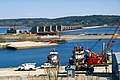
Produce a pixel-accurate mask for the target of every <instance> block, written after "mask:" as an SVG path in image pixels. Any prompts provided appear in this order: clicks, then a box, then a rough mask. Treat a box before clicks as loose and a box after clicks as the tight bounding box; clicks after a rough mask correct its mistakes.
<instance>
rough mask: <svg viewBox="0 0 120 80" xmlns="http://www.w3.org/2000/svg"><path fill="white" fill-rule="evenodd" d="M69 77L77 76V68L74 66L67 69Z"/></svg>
mask: <svg viewBox="0 0 120 80" xmlns="http://www.w3.org/2000/svg"><path fill="white" fill-rule="evenodd" d="M67 77H72V78H74V77H75V70H74V69H72V68H68V69H67Z"/></svg>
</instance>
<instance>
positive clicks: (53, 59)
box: [41, 49, 60, 68]
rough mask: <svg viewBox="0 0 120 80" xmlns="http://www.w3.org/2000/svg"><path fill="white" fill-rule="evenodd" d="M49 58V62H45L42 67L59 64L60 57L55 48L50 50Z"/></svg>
mask: <svg viewBox="0 0 120 80" xmlns="http://www.w3.org/2000/svg"><path fill="white" fill-rule="evenodd" d="M47 59H48V60H47V62H46V63H44V65H41V68H45V67H57V66H59V62H60V57H59V55H58V52H57V51H56V50H55V49H53V50H52V51H50V55H48V57H47Z"/></svg>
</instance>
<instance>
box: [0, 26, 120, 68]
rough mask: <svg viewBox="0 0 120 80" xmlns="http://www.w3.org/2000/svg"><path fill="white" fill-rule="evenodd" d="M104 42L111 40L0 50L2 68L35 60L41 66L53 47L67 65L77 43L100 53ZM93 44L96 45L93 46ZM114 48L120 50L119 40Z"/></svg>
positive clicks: (0, 65) (70, 42) (96, 30)
mask: <svg viewBox="0 0 120 80" xmlns="http://www.w3.org/2000/svg"><path fill="white" fill-rule="evenodd" d="M100 29H101V28H100ZM91 30H92V31H91V32H93V30H94V29H91ZM108 30H110V29H108ZM114 30H115V29H113V28H112V29H111V33H113V32H114ZM0 31H1V32H2V31H4V30H2V29H0ZM80 31H81V30H80ZM80 31H78V32H75V31H74V32H73V33H75V34H76V33H79V32H80ZM86 31H87V30H86ZM86 31H85V32H86ZM89 31H90V30H89ZM98 31H99V29H95V30H94V33H95V32H96V33H98ZM101 31H105V32H106V31H107V30H105V29H103V30H101ZM69 33H72V32H69ZM99 33H100V32H99ZM102 33H104V32H102ZM103 42H104V43H106V44H107V43H108V42H109V40H101V41H99V42H98V40H72V41H68V42H66V43H63V44H60V45H58V46H55V47H46V48H33V49H24V50H0V68H6V67H17V66H19V65H21V64H22V63H27V62H34V63H36V65H37V66H40V65H41V64H43V63H44V62H46V61H47V56H48V55H49V52H50V51H51V50H52V49H53V48H55V49H56V50H57V51H58V52H59V56H60V65H67V64H68V61H69V57H71V55H72V51H73V48H74V47H75V46H76V45H78V46H80V45H82V46H83V47H84V48H85V49H88V48H90V49H92V50H93V51H94V52H95V53H96V54H99V53H100V52H101V51H102V44H103ZM96 43H97V44H96ZM95 44H96V45H95ZM93 45H95V46H94V47H92V46H93ZM112 50H113V51H115V52H118V51H120V41H119V40H116V41H115V43H114V45H113V47H112Z"/></svg>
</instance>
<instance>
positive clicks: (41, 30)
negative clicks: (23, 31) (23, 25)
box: [30, 25, 82, 35]
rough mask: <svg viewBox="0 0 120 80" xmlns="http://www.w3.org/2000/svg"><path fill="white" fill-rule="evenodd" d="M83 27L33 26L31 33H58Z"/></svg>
mask: <svg viewBox="0 0 120 80" xmlns="http://www.w3.org/2000/svg"><path fill="white" fill-rule="evenodd" d="M76 29H82V27H81V26H57V25H55V26H37V27H32V29H31V31H30V32H31V33H33V34H38V35H57V33H58V32H62V31H68V30H76Z"/></svg>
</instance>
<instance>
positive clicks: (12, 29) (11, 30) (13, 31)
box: [7, 28, 17, 34]
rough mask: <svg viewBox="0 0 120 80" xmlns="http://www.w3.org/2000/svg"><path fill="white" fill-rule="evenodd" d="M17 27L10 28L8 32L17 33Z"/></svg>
mask: <svg viewBox="0 0 120 80" xmlns="http://www.w3.org/2000/svg"><path fill="white" fill-rule="evenodd" d="M16 32H17V31H16V29H14V28H11V29H8V30H7V34H16Z"/></svg>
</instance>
